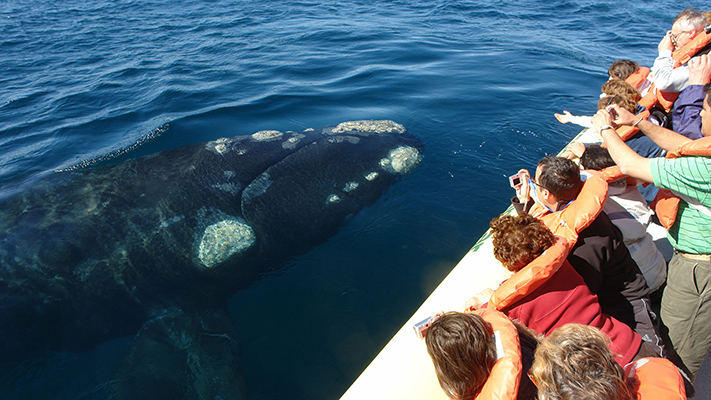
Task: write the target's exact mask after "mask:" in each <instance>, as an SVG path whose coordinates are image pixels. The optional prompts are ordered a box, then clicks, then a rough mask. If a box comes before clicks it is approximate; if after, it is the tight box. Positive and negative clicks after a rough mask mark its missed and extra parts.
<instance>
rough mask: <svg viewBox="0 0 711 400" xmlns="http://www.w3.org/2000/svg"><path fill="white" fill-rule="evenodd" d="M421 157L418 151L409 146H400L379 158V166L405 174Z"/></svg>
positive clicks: (392, 171) (394, 172)
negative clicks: (384, 156)
mask: <svg viewBox="0 0 711 400" xmlns="http://www.w3.org/2000/svg"><path fill="white" fill-rule="evenodd" d="M420 160H422V157H421V156H420V152H419V151H418V150H417V149H416V148H414V147H410V146H400V147H398V148H396V149H393V150H392V151H390V154H388V156H387V157H386V158H383V159H382V160H380V167H382V168H383V169H384V170H386V171H388V172H390V173H393V174H406V173H408V172H410V170H412V168H413V167H414V166H415V165H417V164H418V163H419V162H420Z"/></svg>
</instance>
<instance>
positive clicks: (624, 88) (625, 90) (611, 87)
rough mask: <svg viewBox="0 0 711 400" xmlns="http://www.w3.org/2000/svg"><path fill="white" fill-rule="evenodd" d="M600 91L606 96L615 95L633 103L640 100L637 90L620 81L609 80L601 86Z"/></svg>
mask: <svg viewBox="0 0 711 400" xmlns="http://www.w3.org/2000/svg"><path fill="white" fill-rule="evenodd" d="M601 89H602V92H603V93H605V94H606V95H608V96H614V95H616V94H617V95H620V96H624V97H627V98H629V99H632V100H634V102H635V103H636V102H638V101H639V99H641V98H642V96H641V95H640V94H639V92H638V91H637V89H635V88H634V87H633V86H632V85H630V84H629V83H627V82H625V81H623V80H622V79H610V80H608V81H607V82H605V83H603V84H602V88H601Z"/></svg>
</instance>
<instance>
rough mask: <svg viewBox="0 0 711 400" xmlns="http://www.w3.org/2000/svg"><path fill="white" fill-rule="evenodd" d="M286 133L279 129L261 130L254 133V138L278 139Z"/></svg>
mask: <svg viewBox="0 0 711 400" xmlns="http://www.w3.org/2000/svg"><path fill="white" fill-rule="evenodd" d="M283 135H284V134H283V133H282V132H279V131H259V132H257V133H255V134H253V135H252V139H254V140H256V141H258V142H268V141H271V140H277V139H279V138H281V137H282V136H283Z"/></svg>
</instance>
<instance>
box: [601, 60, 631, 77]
mask: <svg viewBox="0 0 711 400" xmlns="http://www.w3.org/2000/svg"><path fill="white" fill-rule="evenodd" d="M638 69H639V64H637V63H636V62H634V61H631V60H615V61H613V62H612V65H610V68H608V69H607V75H609V76H610V78H617V79H622V80H625V79H627V78H628V77H629V76H630V75H632V74H634V73H635V72H637V70H638Z"/></svg>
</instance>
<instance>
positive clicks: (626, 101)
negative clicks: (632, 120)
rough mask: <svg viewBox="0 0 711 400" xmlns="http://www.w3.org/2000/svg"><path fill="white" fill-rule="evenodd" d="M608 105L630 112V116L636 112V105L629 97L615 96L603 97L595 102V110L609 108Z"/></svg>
mask: <svg viewBox="0 0 711 400" xmlns="http://www.w3.org/2000/svg"><path fill="white" fill-rule="evenodd" d="M610 104H617V105H618V106H620V107H622V108H624V109H625V110H627V111H629V112H631V113H632V114H634V113H636V112H637V103H636V102H634V101H633V100H632V99H630V98H629V97H625V96H621V95H619V94H616V95H614V96H605V97H603V98H601V99H600V100H599V101H598V102H597V109H598V110H602V109H604V108H606V107H607V106H609V105H610Z"/></svg>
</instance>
